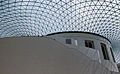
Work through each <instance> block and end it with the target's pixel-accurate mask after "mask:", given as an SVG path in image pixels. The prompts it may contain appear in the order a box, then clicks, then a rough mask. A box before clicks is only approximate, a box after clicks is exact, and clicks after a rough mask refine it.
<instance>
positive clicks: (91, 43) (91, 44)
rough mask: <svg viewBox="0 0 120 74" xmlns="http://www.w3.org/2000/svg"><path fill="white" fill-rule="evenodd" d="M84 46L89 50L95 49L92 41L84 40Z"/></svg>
mask: <svg viewBox="0 0 120 74" xmlns="http://www.w3.org/2000/svg"><path fill="white" fill-rule="evenodd" d="M85 46H86V47H89V48H95V47H94V42H93V41H92V40H85Z"/></svg>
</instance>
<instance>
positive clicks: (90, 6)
mask: <svg viewBox="0 0 120 74" xmlns="http://www.w3.org/2000/svg"><path fill="white" fill-rule="evenodd" d="M62 31H83V32H92V33H96V34H99V35H102V36H104V37H107V38H108V39H109V40H111V42H112V44H113V47H114V53H115V57H116V61H117V62H118V63H119V61H120V58H119V57H120V55H119V52H120V51H119V48H120V45H119V44H118V43H120V0H0V38H4V37H12V36H42V35H47V34H50V33H55V32H62ZM116 43H117V45H116Z"/></svg>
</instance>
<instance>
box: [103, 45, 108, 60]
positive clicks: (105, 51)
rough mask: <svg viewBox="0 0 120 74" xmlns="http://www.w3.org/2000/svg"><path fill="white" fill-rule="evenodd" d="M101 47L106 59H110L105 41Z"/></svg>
mask: <svg viewBox="0 0 120 74" xmlns="http://www.w3.org/2000/svg"><path fill="white" fill-rule="evenodd" d="M101 49H102V52H103V56H104V59H105V60H109V56H108V51H107V47H106V45H105V44H104V43H101Z"/></svg>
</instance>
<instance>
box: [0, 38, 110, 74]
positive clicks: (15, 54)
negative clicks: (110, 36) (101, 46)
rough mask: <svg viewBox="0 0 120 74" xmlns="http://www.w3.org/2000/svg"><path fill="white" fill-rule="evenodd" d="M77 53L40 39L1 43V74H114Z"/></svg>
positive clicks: (1, 40) (15, 39)
mask: <svg viewBox="0 0 120 74" xmlns="http://www.w3.org/2000/svg"><path fill="white" fill-rule="evenodd" d="M111 73H112V72H110V71H109V70H108V69H106V68H105V67H103V66H102V65H101V64H99V63H98V62H96V61H93V60H91V59H89V58H88V57H87V56H86V55H84V54H82V53H81V52H79V51H78V50H75V49H72V48H69V47H67V46H65V45H63V44H61V43H58V42H57V41H55V40H52V39H49V38H41V37H19V38H4V39H0V74H111Z"/></svg>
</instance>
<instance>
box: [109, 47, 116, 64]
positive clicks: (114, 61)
mask: <svg viewBox="0 0 120 74" xmlns="http://www.w3.org/2000/svg"><path fill="white" fill-rule="evenodd" d="M110 51H111V54H112V57H113V61H114V62H116V61H115V57H114V54H113V51H112V48H110Z"/></svg>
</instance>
